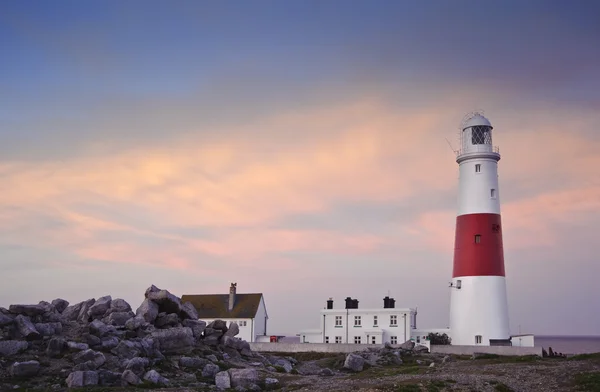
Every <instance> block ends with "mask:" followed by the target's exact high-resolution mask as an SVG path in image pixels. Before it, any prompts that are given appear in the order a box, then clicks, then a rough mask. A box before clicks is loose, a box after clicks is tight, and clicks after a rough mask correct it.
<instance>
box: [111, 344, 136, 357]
mask: <svg viewBox="0 0 600 392" xmlns="http://www.w3.org/2000/svg"><path fill="white" fill-rule="evenodd" d="M110 352H111V353H113V354H114V355H116V356H118V357H119V358H127V359H131V358H134V357H138V356H139V355H140V352H141V351H140V347H138V346H137V345H136V344H135V343H134V342H132V341H130V340H121V341H120V342H119V344H118V345H117V347H115V348H113V349H112V350H110Z"/></svg>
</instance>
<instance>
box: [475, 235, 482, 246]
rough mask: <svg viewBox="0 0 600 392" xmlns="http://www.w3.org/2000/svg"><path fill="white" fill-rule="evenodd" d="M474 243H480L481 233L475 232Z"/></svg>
mask: <svg viewBox="0 0 600 392" xmlns="http://www.w3.org/2000/svg"><path fill="white" fill-rule="evenodd" d="M475 243H476V244H480V243H481V234H475Z"/></svg>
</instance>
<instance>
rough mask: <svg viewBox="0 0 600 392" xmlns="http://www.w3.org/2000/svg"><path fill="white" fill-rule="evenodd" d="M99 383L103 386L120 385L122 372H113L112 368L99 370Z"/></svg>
mask: <svg viewBox="0 0 600 392" xmlns="http://www.w3.org/2000/svg"><path fill="white" fill-rule="evenodd" d="M98 384H99V385H102V386H107V387H108V386H111V387H112V386H120V385H121V373H117V372H112V371H110V370H104V369H102V370H98Z"/></svg>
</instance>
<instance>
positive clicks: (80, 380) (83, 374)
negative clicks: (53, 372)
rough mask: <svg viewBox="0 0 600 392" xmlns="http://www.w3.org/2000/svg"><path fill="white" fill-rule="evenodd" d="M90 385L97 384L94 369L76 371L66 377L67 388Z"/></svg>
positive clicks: (96, 375)
mask: <svg viewBox="0 0 600 392" xmlns="http://www.w3.org/2000/svg"><path fill="white" fill-rule="evenodd" d="M90 385H98V373H97V372H94V371H76V372H73V373H71V374H69V376H68V377H67V386H68V387H69V388H80V387H86V386H90Z"/></svg>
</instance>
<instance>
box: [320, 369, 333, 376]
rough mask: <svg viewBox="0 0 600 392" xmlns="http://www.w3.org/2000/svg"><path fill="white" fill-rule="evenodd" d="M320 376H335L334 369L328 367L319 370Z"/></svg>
mask: <svg viewBox="0 0 600 392" xmlns="http://www.w3.org/2000/svg"><path fill="white" fill-rule="evenodd" d="M319 376H326V377H329V376H333V370H331V369H328V368H324V369H321V371H320V372H319Z"/></svg>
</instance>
